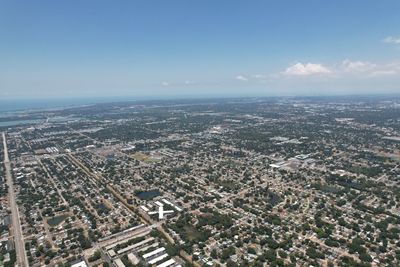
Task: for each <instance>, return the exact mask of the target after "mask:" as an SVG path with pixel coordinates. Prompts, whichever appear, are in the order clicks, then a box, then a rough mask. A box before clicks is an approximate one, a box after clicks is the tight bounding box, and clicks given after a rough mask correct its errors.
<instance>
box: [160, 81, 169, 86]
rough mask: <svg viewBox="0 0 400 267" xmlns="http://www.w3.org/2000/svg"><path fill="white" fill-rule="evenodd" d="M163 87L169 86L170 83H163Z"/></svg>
mask: <svg viewBox="0 0 400 267" xmlns="http://www.w3.org/2000/svg"><path fill="white" fill-rule="evenodd" d="M161 85H162V86H169V82H162V83H161Z"/></svg>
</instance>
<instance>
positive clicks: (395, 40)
mask: <svg viewBox="0 0 400 267" xmlns="http://www.w3.org/2000/svg"><path fill="white" fill-rule="evenodd" d="M383 42H384V43H388V44H400V37H393V36H389V37H386V38H385V39H383Z"/></svg>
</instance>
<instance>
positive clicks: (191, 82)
mask: <svg viewBox="0 0 400 267" xmlns="http://www.w3.org/2000/svg"><path fill="white" fill-rule="evenodd" d="M184 84H185V85H192V84H196V82H194V81H185V82H184Z"/></svg>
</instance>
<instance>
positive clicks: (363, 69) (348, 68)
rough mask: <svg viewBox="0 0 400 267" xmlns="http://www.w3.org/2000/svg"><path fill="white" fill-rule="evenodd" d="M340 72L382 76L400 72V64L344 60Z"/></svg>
mask: <svg viewBox="0 0 400 267" xmlns="http://www.w3.org/2000/svg"><path fill="white" fill-rule="evenodd" d="M338 73H342V74H352V75H362V76H364V77H380V76H388V75H396V74H400V64H399V63H397V62H394V63H386V64H375V63H371V62H368V61H350V60H348V59H346V60H344V61H343V62H342V64H341V66H340V68H339V69H338Z"/></svg>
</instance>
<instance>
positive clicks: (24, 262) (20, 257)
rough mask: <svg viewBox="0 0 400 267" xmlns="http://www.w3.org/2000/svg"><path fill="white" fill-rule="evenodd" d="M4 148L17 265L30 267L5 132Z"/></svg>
mask: <svg viewBox="0 0 400 267" xmlns="http://www.w3.org/2000/svg"><path fill="white" fill-rule="evenodd" d="M3 148H4V167H5V175H6V179H7V185H8V193H9V194H10V203H9V204H10V208H11V221H12V231H13V235H14V243H15V252H16V254H17V264H18V266H21V267H28V266H29V264H28V259H27V257H26V252H25V244H24V238H23V236H22V230H21V221H20V219H19V213H18V206H17V203H16V202H15V192H14V183H13V178H12V176H11V165H10V159H9V158H8V150H7V142H6V135H5V133H4V132H3Z"/></svg>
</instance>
